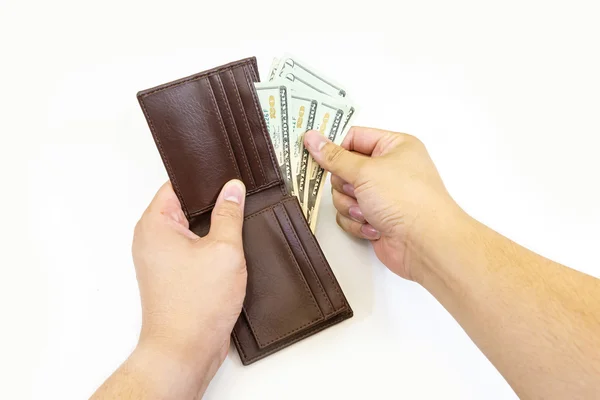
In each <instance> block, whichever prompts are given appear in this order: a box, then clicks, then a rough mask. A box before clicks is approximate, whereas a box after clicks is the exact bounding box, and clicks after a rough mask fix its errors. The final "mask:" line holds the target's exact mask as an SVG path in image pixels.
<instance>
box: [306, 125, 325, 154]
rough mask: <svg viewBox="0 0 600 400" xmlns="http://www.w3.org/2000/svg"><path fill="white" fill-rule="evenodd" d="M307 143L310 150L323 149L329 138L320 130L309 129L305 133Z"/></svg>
mask: <svg viewBox="0 0 600 400" xmlns="http://www.w3.org/2000/svg"><path fill="white" fill-rule="evenodd" d="M304 137H305V143H306V145H307V147H308V148H309V150H313V151H321V149H322V148H323V146H325V144H326V143H327V138H326V137H325V136H323V135H322V134H321V132H319V131H315V130H312V131H308V132H306V133H305V134H304Z"/></svg>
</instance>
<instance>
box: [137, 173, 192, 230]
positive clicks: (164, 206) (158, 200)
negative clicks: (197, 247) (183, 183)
mask: <svg viewBox="0 0 600 400" xmlns="http://www.w3.org/2000/svg"><path fill="white" fill-rule="evenodd" d="M165 221H166V222H167V224H169V225H170V226H173V227H174V228H175V230H176V231H178V232H179V233H181V234H183V235H185V236H187V237H189V238H190V239H198V236H197V235H196V234H195V233H193V232H192V231H190V230H189V226H190V225H189V222H188V220H187V218H186V217H185V214H184V213H183V210H182V209H181V203H180V202H179V199H178V198H177V195H176V194H175V192H174V191H173V187H172V186H171V182H170V181H167V182H166V183H165V184H163V185H162V186H161V187H160V189H158V192H156V194H155V195H154V198H153V199H152V201H151V202H150V205H149V206H148V208H147V209H146V211H145V212H144V214H143V215H142V218H141V219H140V224H145V225H148V224H150V225H152V224H154V223H155V222H157V223H159V224H162V223H164V222H165Z"/></svg>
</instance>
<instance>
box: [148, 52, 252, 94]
mask: <svg viewBox="0 0 600 400" xmlns="http://www.w3.org/2000/svg"><path fill="white" fill-rule="evenodd" d="M249 62H252V59H251V58H245V59H243V60H240V61H237V62H234V63H232V64H227V65H224V66H222V67H219V68H216V69H211V70H208V71H206V72H204V73H200V75H192V76H190V77H189V78H188V79H184V80H183V81H181V82H173V83H171V84H169V85H167V86H161V87H158V88H156V89H154V90H152V91H151V92H148V93H144V94H143V95H141V96H140V97H147V96H150V95H151V94H154V93H158V92H162V91H163V90H166V89H169V88H172V87H174V86H179V85H184V84H186V83H190V82H194V81H197V80H200V79H202V78H204V77H208V76H211V75H215V74H219V73H220V72H221V71H226V70H228V69H229V70H231V69H233V68H235V67H238V66H240V65H244V64H247V63H249Z"/></svg>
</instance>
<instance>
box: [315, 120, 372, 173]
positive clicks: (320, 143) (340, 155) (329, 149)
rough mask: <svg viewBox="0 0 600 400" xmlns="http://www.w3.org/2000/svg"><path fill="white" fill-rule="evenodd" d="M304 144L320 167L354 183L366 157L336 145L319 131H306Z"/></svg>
mask: <svg viewBox="0 0 600 400" xmlns="http://www.w3.org/2000/svg"><path fill="white" fill-rule="evenodd" d="M304 145H305V146H306V148H307V150H308V151H309V152H310V155H311V156H312V157H313V158H314V159H315V161H317V162H318V163H319V165H320V166H321V167H323V168H325V169H326V170H328V171H329V172H331V173H332V174H334V175H337V176H339V177H340V178H342V179H343V180H345V181H346V182H348V183H350V184H352V185H354V183H355V180H356V177H357V176H358V171H359V169H360V168H361V166H362V165H363V163H364V162H365V160H366V157H364V156H360V155H358V154H355V153H352V152H349V151H348V150H346V149H344V148H343V147H340V146H337V145H336V144H334V143H333V142H331V140H329V139H327V138H326V137H325V136H323V135H322V134H321V133H320V132H319V131H308V132H306V133H305V134H304Z"/></svg>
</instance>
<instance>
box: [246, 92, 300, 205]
mask: <svg viewBox="0 0 600 400" xmlns="http://www.w3.org/2000/svg"><path fill="white" fill-rule="evenodd" d="M254 86H255V87H256V93H257V95H258V101H259V102H260V106H261V109H262V113H263V116H264V118H265V122H266V124H267V130H268V131H269V136H270V138H271V142H272V143H273V148H274V150H275V155H276V157H277V163H278V164H279V169H280V171H281V175H282V176H283V179H284V182H285V185H286V188H287V190H288V193H290V194H292V195H295V196H297V193H298V190H297V185H296V180H295V179H293V175H292V162H291V158H290V156H291V150H290V148H291V146H290V139H291V135H290V132H291V127H292V126H291V120H290V115H289V113H290V109H291V107H292V106H291V103H292V101H291V93H290V89H289V87H288V86H287V85H286V84H285V83H283V82H263V83H255V84H254Z"/></svg>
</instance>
